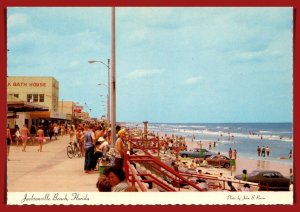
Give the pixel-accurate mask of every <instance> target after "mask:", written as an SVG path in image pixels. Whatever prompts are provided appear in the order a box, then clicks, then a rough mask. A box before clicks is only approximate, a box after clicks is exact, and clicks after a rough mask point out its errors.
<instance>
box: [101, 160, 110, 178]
mask: <svg viewBox="0 0 300 212" xmlns="http://www.w3.org/2000/svg"><path fill="white" fill-rule="evenodd" d="M110 166H111V165H110V163H109V159H107V158H101V159H100V161H99V167H98V170H99V176H101V175H102V174H103V173H104V171H105V169H106V168H108V167H110Z"/></svg>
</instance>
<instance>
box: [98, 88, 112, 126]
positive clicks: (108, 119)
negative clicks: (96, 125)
mask: <svg viewBox="0 0 300 212" xmlns="http://www.w3.org/2000/svg"><path fill="white" fill-rule="evenodd" d="M98 85H104V86H105V87H107V89H108V90H109V86H107V85H105V84H103V83H98ZM100 96H101V95H100ZM102 96H103V95H102ZM106 101H107V111H106V112H107V122H108V124H109V123H110V118H109V116H110V113H109V111H110V109H109V108H110V106H109V105H110V104H109V95H108V94H107V100H106Z"/></svg>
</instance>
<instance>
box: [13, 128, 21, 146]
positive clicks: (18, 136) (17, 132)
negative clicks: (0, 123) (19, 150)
mask: <svg viewBox="0 0 300 212" xmlns="http://www.w3.org/2000/svg"><path fill="white" fill-rule="evenodd" d="M14 136H15V141H16V145H17V146H19V141H20V140H22V139H21V133H20V129H19V126H18V125H16V126H15V135H14Z"/></svg>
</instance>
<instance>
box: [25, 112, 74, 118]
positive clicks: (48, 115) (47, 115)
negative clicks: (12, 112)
mask: <svg viewBox="0 0 300 212" xmlns="http://www.w3.org/2000/svg"><path fill="white" fill-rule="evenodd" d="M30 118H32V119H62V120H71V118H70V116H69V115H68V114H66V113H59V112H55V111H36V112H31V113H30Z"/></svg>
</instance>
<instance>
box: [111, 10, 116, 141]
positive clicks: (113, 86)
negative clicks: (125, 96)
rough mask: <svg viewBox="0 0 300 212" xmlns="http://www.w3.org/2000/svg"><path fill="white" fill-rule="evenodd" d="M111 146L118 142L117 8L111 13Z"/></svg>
mask: <svg viewBox="0 0 300 212" xmlns="http://www.w3.org/2000/svg"><path fill="white" fill-rule="evenodd" d="M111 32H112V37H111V52H112V55H111V59H112V64H111V86H110V88H111V95H110V96H111V109H112V111H111V139H112V140H111V144H112V146H113V147H114V146H115V142H116V46H115V42H116V39H115V7H112V13H111Z"/></svg>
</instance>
